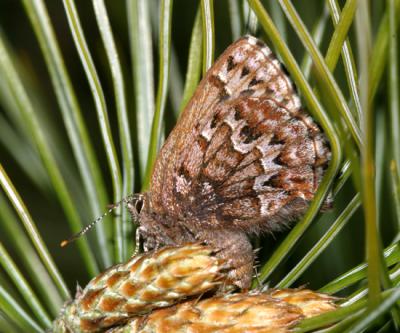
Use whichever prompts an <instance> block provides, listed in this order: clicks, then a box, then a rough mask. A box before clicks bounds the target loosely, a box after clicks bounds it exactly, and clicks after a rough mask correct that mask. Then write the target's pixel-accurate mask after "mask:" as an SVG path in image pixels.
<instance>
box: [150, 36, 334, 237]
mask: <svg viewBox="0 0 400 333" xmlns="http://www.w3.org/2000/svg"><path fill="white" fill-rule="evenodd" d="M328 160H329V151H328V149H327V146H326V143H325V140H324V138H323V135H322V134H321V131H320V129H319V128H318V126H317V125H316V124H315V123H314V122H313V120H312V119H311V118H310V117H309V116H308V115H306V114H305V113H304V112H303V111H301V110H300V101H299V98H298V96H297V94H296V92H295V89H294V86H293V84H292V83H291V81H290V79H289V78H288V77H287V75H286V74H285V72H284V70H283V69H282V67H281V65H280V63H279V61H278V60H277V59H276V58H275V57H274V56H273V54H272V53H271V51H270V50H269V48H268V47H266V46H265V45H264V44H263V43H262V42H260V41H258V40H257V39H255V38H253V37H250V36H248V37H244V38H242V39H240V40H238V41H237V42H235V43H234V44H232V45H231V46H230V47H229V48H228V49H227V50H226V51H225V52H224V53H223V54H222V55H221V57H220V58H219V59H218V60H217V61H216V62H215V64H214V65H213V66H212V68H211V69H210V70H209V71H208V72H207V74H206V76H205V77H204V79H203V80H202V82H201V83H200V85H199V87H198V88H197V90H196V92H195V94H194V96H193V98H192V99H191V101H190V102H189V104H188V106H187V107H186V109H185V110H184V112H183V114H182V116H181V118H180V119H179V121H178V123H177V125H176V126H175V128H174V129H173V131H172V132H171V134H170V136H169V137H168V139H167V141H166V143H165V144H164V146H163V148H162V150H161V152H160V154H159V157H158V159H157V161H156V164H155V168H154V172H153V177H152V184H151V196H150V200H151V204H150V205H151V209H152V211H153V212H154V213H156V214H158V215H160V216H165V217H169V218H171V219H168V220H175V221H179V220H187V219H196V220H200V221H202V223H207V224H209V225H210V226H215V227H237V228H243V229H245V230H246V231H249V228H250V230H255V231H258V229H260V228H263V226H264V225H266V223H268V224H269V225H270V226H271V227H272V228H275V227H277V226H279V223H277V222H280V221H281V220H282V219H285V218H290V217H293V216H298V215H299V214H301V213H302V212H303V211H304V209H305V208H306V206H307V202H308V201H309V200H311V199H312V197H313V194H314V193H315V191H316V188H317V186H318V183H319V181H320V179H321V176H322V173H323V169H324V167H325V166H326V164H327V162H328Z"/></svg>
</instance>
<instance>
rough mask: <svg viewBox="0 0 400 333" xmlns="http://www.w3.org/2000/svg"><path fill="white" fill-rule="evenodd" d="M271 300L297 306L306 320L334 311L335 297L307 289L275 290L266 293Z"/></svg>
mask: <svg viewBox="0 0 400 333" xmlns="http://www.w3.org/2000/svg"><path fill="white" fill-rule="evenodd" d="M268 293H269V295H271V297H273V298H277V299H280V300H282V301H285V302H287V303H289V304H292V305H295V306H298V307H299V308H300V309H301V310H302V311H303V314H304V316H306V317H307V318H309V317H314V316H317V315H319V314H322V313H325V312H329V311H332V310H335V309H336V307H337V306H336V305H335V301H337V300H338V298H336V297H332V296H330V295H327V294H321V293H317V292H314V291H312V290H309V289H302V288H298V289H281V290H279V289H275V290H270V291H268Z"/></svg>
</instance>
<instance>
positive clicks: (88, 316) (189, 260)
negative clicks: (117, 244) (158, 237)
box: [54, 244, 226, 333]
mask: <svg viewBox="0 0 400 333" xmlns="http://www.w3.org/2000/svg"><path fill="white" fill-rule="evenodd" d="M225 268H226V265H225V263H224V262H223V261H222V260H221V259H218V258H217V257H216V256H215V251H213V250H212V249H211V248H209V247H207V246H203V245H200V244H187V245H185V246H180V247H164V248H162V249H160V250H158V251H155V252H147V253H144V254H140V255H138V256H135V257H133V258H132V259H130V260H129V261H128V262H126V263H124V264H119V265H115V266H113V267H111V268H109V269H108V270H106V271H105V272H103V273H102V274H100V275H98V276H97V277H95V278H94V279H93V280H91V281H90V282H89V284H88V285H87V286H86V288H85V289H83V290H82V291H79V292H78V293H77V295H76V297H75V300H73V301H72V302H69V303H68V304H66V305H65V306H64V309H63V311H62V313H61V315H60V317H59V318H58V319H57V320H56V322H55V323H54V330H55V328H56V327H57V329H58V330H55V332H69V331H71V332H74V333H75V332H101V331H102V330H103V329H104V328H107V327H111V326H114V325H117V324H121V323H124V322H126V321H127V320H128V319H130V318H131V317H133V316H136V315H139V314H144V313H147V312H150V311H151V310H153V309H156V308H163V307H167V306H170V305H172V304H175V303H177V302H180V301H182V300H183V299H185V298H187V297H190V296H193V295H200V294H203V293H205V292H207V291H209V290H214V289H216V288H217V287H218V286H221V285H222V283H224V282H225V281H224V276H225V275H224V270H225Z"/></svg>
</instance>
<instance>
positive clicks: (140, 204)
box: [135, 198, 143, 215]
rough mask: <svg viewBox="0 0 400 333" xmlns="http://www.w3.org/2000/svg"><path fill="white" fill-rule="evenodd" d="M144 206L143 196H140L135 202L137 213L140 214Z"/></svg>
mask: <svg viewBox="0 0 400 333" xmlns="http://www.w3.org/2000/svg"><path fill="white" fill-rule="evenodd" d="M142 208H143V198H138V199H137V201H136V203H135V210H136V213H137V214H138V215H139V214H140V212H141V211H142Z"/></svg>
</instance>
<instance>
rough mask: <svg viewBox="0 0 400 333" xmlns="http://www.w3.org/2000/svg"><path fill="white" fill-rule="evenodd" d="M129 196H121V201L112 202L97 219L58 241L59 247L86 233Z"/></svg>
mask: <svg viewBox="0 0 400 333" xmlns="http://www.w3.org/2000/svg"><path fill="white" fill-rule="evenodd" d="M128 198H130V196H129V197H127V198H123V199H122V200H121V201H119V202H117V203H115V204H113V205H112V206H111V208H110V209H109V210H107V211H106V212H105V213H104V214H103V215H101V216H100V217H98V218H97V219H95V220H94V221H93V222H92V223H90V224H88V225H87V226H86V227H84V228H83V229H82V230H81V231H79V232H78V233H76V234H75V235H73V236H71V237H70V238H68V239H66V240H63V241H62V242H61V243H60V246H61V247H65V246H67V245H68V244H70V243H72V242H73V241H75V240H77V239H78V238H79V237H81V236H82V235H84V234H86V233H87V232H88V231H89V230H90V229H92V228H93V227H94V226H95V225H96V224H97V223H98V222H100V221H101V220H103V219H104V218H105V217H106V216H107V215H108V214H110V213H111V212H112V211H113V210H114V209H116V208H118V207H119V206H121V203H123V202H124V203H125V202H127V200H128Z"/></svg>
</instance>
